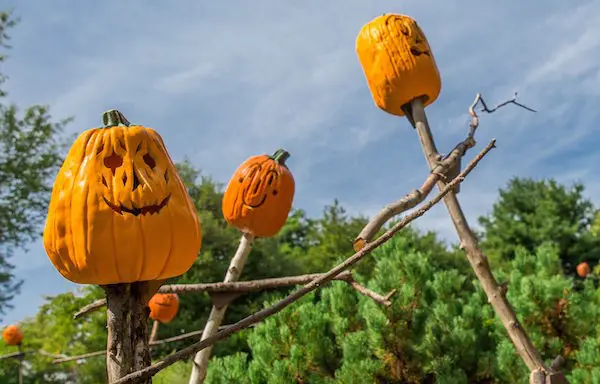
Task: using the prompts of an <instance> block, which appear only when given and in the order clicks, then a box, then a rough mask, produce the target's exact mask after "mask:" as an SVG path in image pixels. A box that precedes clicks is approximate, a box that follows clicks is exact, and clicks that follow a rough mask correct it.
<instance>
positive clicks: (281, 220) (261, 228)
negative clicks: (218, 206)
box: [222, 149, 295, 237]
mask: <svg viewBox="0 0 600 384" xmlns="http://www.w3.org/2000/svg"><path fill="white" fill-rule="evenodd" d="M289 156H290V154H289V153H288V152H287V151H285V150H283V149H279V150H277V151H276V152H275V153H274V154H273V155H272V156H269V155H258V156H253V157H250V158H249V159H247V160H246V161H244V162H243V163H242V165H240V166H239V168H238V169H237V170H236V171H235V173H234V174H233V177H232V178H231V180H230V181H229V184H228V185H227V189H226V190H225V194H224V196H223V204H222V210H223V216H224V217H225V220H227V222H228V223H229V224H231V225H233V226H234V227H236V228H238V229H239V230H240V231H242V232H245V233H249V234H252V235H254V236H258V237H270V236H275V235H276V234H277V233H278V232H279V230H280V229H281V227H283V225H284V224H285V222H286V220H287V217H288V214H289V212H290V209H291V208H292V201H293V200H294V190H295V183H294V177H293V176H292V173H291V172H290V170H289V169H288V167H287V165H286V164H285V161H286V160H287V158H288V157H289Z"/></svg>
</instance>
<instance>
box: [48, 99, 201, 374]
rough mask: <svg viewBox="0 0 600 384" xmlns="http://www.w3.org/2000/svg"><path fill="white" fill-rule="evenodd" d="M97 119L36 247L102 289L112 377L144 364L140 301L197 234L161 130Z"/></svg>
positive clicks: (68, 169) (183, 267)
mask: <svg viewBox="0 0 600 384" xmlns="http://www.w3.org/2000/svg"><path fill="white" fill-rule="evenodd" d="M102 121H103V123H104V126H103V127H101V128H92V129H90V130H87V131H85V132H83V133H82V134H81V135H80V136H79V137H78V138H77V139H76V140H75V142H74V143H73V145H72V147H71V149H70V150H69V153H68V155H67V158H66V159H65V161H64V163H63V165H62V167H61V169H60V170H59V172H58V175H57V177H56V180H55V182H54V187H53V190H52V196H51V199H50V205H49V208H48V217H47V219H46V225H45V228H44V248H45V249H46V253H47V254H48V256H49V258H50V260H51V261H52V264H54V266H55V267H56V269H57V270H58V271H59V272H60V274H61V275H63V276H64V277H65V278H67V279H68V280H70V281H73V282H75V283H80V284H97V285H101V286H103V288H104V289H105V291H106V296H107V307H108V336H109V337H108V348H107V368H108V376H109V382H112V381H115V380H117V379H119V378H120V377H122V376H124V375H126V374H128V373H131V372H133V371H135V370H138V369H141V368H144V367H146V366H149V365H150V353H149V349H148V330H147V318H148V312H149V310H148V300H149V298H150V297H151V296H152V294H153V293H154V292H155V291H156V290H157V289H158V287H159V286H160V284H161V283H162V281H164V280H166V279H168V278H170V277H174V276H178V275H181V274H183V273H184V272H186V271H187V270H188V269H189V268H190V267H191V265H192V264H193V263H194V260H195V259H196V257H197V255H198V252H199V251H200V245H201V238H202V232H201V228H200V222H199V219H198V215H197V212H196V209H195V207H194V204H193V202H192V201H191V199H190V197H189V195H188V193H187V190H186V188H185V186H184V185H183V182H182V181H181V179H180V177H179V174H178V173H177V170H176V168H175V165H174V164H173V161H172V160H171V158H170V156H169V154H168V152H167V149H166V147H165V144H164V142H163V140H162V138H161V136H160V135H159V134H158V133H157V132H156V131H154V130H153V129H151V128H146V127H144V126H141V125H132V124H130V123H129V121H127V119H126V118H125V117H124V116H123V115H122V114H121V113H120V112H119V111H116V110H110V111H108V112H105V113H104V114H103V115H102ZM130 315H131V316H130ZM142 324H143V326H142ZM140 344H141V345H142V348H139V346H140ZM140 351H143V353H141V352H140Z"/></svg>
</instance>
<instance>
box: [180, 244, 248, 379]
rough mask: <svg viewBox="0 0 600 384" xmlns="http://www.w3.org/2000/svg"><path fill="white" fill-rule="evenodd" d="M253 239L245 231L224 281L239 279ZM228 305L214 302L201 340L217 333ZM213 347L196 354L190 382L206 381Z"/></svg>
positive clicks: (229, 281)
mask: <svg viewBox="0 0 600 384" xmlns="http://www.w3.org/2000/svg"><path fill="white" fill-rule="evenodd" d="M253 241H254V236H253V235H250V234H248V233H244V234H243V235H242V238H241V239H240V245H239V246H238V249H237V251H236V252H235V255H234V256H233V258H232V259H231V263H230V264H229V268H228V269H227V273H226V274H225V279H224V280H223V282H225V283H231V282H234V281H237V280H238V279H239V277H240V274H241V273H242V270H243V269H244V265H245V264H246V260H248V255H249V254H250V250H251V249H252V242H253ZM227 306H228V303H227V302H225V303H223V305H221V306H217V304H216V303H215V304H213V307H212V309H211V311H210V315H209V316H208V320H207V322H206V325H205V327H204V332H202V338H201V339H200V340H206V339H207V338H209V337H210V336H212V335H214V334H215V333H217V331H218V328H219V326H220V325H221V323H222V322H223V317H225V312H226V311H227ZM212 347H213V346H212V345H210V346H208V347H207V348H204V349H203V350H201V351H198V353H196V356H195V357H194V364H193V366H192V374H191V375H190V381H189V384H202V383H204V379H205V378H206V372H207V369H208V361H209V360H210V353H211V351H212Z"/></svg>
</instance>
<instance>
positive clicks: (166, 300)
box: [148, 293, 179, 324]
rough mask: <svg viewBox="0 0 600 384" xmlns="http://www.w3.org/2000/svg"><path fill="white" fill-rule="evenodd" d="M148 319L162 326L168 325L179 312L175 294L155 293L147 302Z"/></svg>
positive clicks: (177, 297) (177, 299)
mask: <svg viewBox="0 0 600 384" xmlns="http://www.w3.org/2000/svg"><path fill="white" fill-rule="evenodd" d="M148 306H149V307H150V318H151V319H152V320H156V321H160V322H161V323H163V324H167V323H170V322H171V320H173V319H174V318H175V315H177V311H179V296H177V294H176V293H157V294H155V295H154V296H152V298H151V299H150V301H149V302H148Z"/></svg>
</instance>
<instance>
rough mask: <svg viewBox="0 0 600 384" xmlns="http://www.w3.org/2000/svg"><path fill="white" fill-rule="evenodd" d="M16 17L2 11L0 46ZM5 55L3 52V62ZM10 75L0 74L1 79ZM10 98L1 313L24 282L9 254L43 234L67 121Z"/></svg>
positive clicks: (2, 156)
mask: <svg viewBox="0 0 600 384" xmlns="http://www.w3.org/2000/svg"><path fill="white" fill-rule="evenodd" d="M15 23H16V20H15V19H14V18H13V17H12V14H11V13H10V12H0V47H1V48H9V46H8V45H7V44H6V43H7V40H8V39H9V36H8V35H7V30H8V29H9V28H10V27H12V26H14V25H15ZM5 59H6V56H5V55H2V54H0V63H2V62H4V60H5ZM5 79H6V77H5V76H4V75H2V74H0V83H2V82H4V80H5ZM5 99H6V93H5V92H4V91H2V90H0V313H4V311H5V308H6V307H10V304H9V302H10V300H11V299H12V298H13V296H14V294H15V293H16V292H18V288H19V286H20V282H19V281H16V280H15V278H14V276H13V274H12V273H11V271H12V269H13V267H12V265H11V264H10V263H9V262H8V257H9V256H10V255H11V252H12V251H13V250H14V248H15V247H23V246H25V244H26V243H27V242H28V241H30V240H32V239H33V238H35V237H36V236H38V235H39V226H40V224H41V222H42V221H43V219H44V217H45V214H46V209H47V202H48V198H49V192H50V191H51V188H52V178H53V176H54V174H55V172H56V170H57V168H58V167H59V166H60V164H61V162H62V156H61V153H62V150H63V149H64V142H62V141H61V136H60V133H61V131H62V129H63V126H64V125H65V124H66V123H67V121H68V120H63V121H61V122H59V123H54V122H52V119H51V116H50V115H49V112H48V108H47V107H44V106H39V105H34V106H31V107H29V108H27V109H25V110H24V111H22V112H21V111H20V110H19V108H17V106H15V105H14V104H10V103H8V102H6V101H5Z"/></svg>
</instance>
